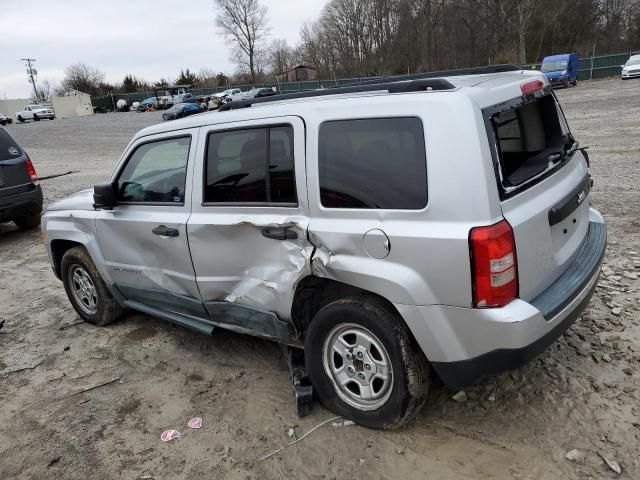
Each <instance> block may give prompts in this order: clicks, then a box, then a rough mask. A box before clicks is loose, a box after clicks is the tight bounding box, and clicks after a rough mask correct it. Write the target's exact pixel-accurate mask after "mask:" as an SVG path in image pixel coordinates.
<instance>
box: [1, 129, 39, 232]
mask: <svg viewBox="0 0 640 480" xmlns="http://www.w3.org/2000/svg"><path fill="white" fill-rule="evenodd" d="M41 213H42V190H41V189H40V184H39V183H38V176H37V175H36V169H35V168H34V167H33V163H31V160H30V159H29V156H28V155H27V154H26V152H25V151H24V150H23V149H22V148H20V145H18V143H17V142H16V141H15V140H14V139H13V138H12V137H11V135H9V132H7V131H6V130H5V129H4V128H2V127H0V222H11V221H13V222H15V224H16V225H17V226H18V227H19V228H20V229H23V230H24V229H29V228H36V227H37V226H38V225H40V214H41Z"/></svg>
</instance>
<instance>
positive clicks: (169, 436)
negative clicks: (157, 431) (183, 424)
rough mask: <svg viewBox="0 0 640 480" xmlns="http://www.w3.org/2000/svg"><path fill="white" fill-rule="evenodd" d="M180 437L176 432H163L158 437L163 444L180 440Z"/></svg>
mask: <svg viewBox="0 0 640 480" xmlns="http://www.w3.org/2000/svg"><path fill="white" fill-rule="evenodd" d="M181 436H182V435H181V434H180V432H179V431H177V430H165V431H164V432H162V435H160V440H162V441H163V442H170V441H171V440H174V439H176V438H180V437H181Z"/></svg>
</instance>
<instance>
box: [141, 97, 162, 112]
mask: <svg viewBox="0 0 640 480" xmlns="http://www.w3.org/2000/svg"><path fill="white" fill-rule="evenodd" d="M152 107H153V108H158V99H157V98H156V97H149V98H145V99H144V100H143V101H141V102H140V103H139V104H138V111H139V112H146V111H147V110H149V109H150V108H152Z"/></svg>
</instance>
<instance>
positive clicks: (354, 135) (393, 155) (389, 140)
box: [318, 118, 427, 210]
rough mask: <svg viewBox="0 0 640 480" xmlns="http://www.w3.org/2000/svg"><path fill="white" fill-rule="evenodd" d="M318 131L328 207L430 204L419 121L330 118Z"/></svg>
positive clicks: (322, 182) (323, 190)
mask: <svg viewBox="0 0 640 480" xmlns="http://www.w3.org/2000/svg"><path fill="white" fill-rule="evenodd" d="M319 135H320V137H319V145H320V147H319V152H318V164H319V177H320V200H321V202H322V205H323V206H324V207H328V208H363V209H403V210H405V209H406V210H419V209H422V208H424V207H425V206H426V205H427V163H426V154H425V143H424V132H423V127H422V121H421V120H420V119H418V118H372V119H359V120H338V121H330V122H325V123H323V124H322V125H321V126H320V134H319Z"/></svg>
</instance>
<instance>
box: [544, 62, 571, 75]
mask: <svg viewBox="0 0 640 480" xmlns="http://www.w3.org/2000/svg"><path fill="white" fill-rule="evenodd" d="M566 69H567V61H566V60H554V61H550V62H544V63H543V64H542V67H541V68H540V70H542V71H543V72H557V71H558V70H566Z"/></svg>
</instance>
